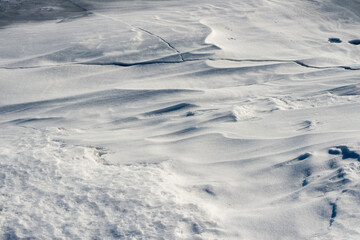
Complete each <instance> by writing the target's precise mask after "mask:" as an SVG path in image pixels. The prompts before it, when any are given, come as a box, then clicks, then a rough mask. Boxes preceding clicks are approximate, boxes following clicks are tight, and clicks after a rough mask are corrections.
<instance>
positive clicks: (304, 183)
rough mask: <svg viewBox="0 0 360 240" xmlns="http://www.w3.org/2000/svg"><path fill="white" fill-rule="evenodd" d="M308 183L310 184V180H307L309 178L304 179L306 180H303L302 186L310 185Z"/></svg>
mask: <svg viewBox="0 0 360 240" xmlns="http://www.w3.org/2000/svg"><path fill="white" fill-rule="evenodd" d="M308 184H309V182H308V180H307V179H304V181H303V182H302V186H303V187H305V186H306V185H308Z"/></svg>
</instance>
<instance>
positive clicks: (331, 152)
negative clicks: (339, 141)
mask: <svg viewBox="0 0 360 240" xmlns="http://www.w3.org/2000/svg"><path fill="white" fill-rule="evenodd" d="M328 153H329V154H331V155H340V154H341V150H340V149H337V148H331V149H329V151H328Z"/></svg>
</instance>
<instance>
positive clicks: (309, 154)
mask: <svg viewBox="0 0 360 240" xmlns="http://www.w3.org/2000/svg"><path fill="white" fill-rule="evenodd" d="M310 156H311V153H304V154H302V155H300V156H299V157H298V158H297V159H298V160H299V161H302V160H305V159H307V158H309V157H310Z"/></svg>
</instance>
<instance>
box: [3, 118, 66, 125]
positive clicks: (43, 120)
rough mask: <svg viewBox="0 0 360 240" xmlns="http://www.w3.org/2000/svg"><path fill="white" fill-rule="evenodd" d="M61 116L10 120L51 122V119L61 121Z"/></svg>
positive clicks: (24, 122) (16, 121)
mask: <svg viewBox="0 0 360 240" xmlns="http://www.w3.org/2000/svg"><path fill="white" fill-rule="evenodd" d="M62 119H63V118H61V117H49V118H19V119H15V120H12V121H10V123H14V124H17V125H18V124H26V123H37V122H49V121H59V120H62Z"/></svg>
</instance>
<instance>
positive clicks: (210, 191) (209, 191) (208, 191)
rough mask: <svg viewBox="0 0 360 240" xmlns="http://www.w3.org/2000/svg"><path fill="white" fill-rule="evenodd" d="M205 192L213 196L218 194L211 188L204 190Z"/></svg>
mask: <svg viewBox="0 0 360 240" xmlns="http://www.w3.org/2000/svg"><path fill="white" fill-rule="evenodd" d="M204 192H206V193H207V194H209V195H211V196H216V194H215V193H214V191H213V190H211V189H210V188H204Z"/></svg>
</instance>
